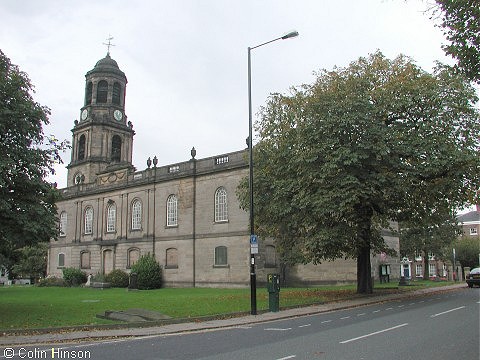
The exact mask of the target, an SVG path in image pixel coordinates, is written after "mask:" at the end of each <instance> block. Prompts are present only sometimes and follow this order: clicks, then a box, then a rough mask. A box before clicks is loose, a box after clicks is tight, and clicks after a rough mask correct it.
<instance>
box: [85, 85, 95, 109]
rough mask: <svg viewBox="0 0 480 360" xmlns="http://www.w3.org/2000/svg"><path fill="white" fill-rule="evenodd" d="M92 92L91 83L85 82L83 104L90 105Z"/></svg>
mask: <svg viewBox="0 0 480 360" xmlns="http://www.w3.org/2000/svg"><path fill="white" fill-rule="evenodd" d="M92 92H93V84H92V82H91V81H89V82H88V84H87V91H86V92H85V105H90V104H91V103H92Z"/></svg>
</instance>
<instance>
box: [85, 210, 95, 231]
mask: <svg viewBox="0 0 480 360" xmlns="http://www.w3.org/2000/svg"><path fill="white" fill-rule="evenodd" d="M84 230H85V234H91V233H92V232H93V208H92V207H91V206H89V207H87V208H86V209H85V215H84Z"/></svg>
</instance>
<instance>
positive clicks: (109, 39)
mask: <svg viewBox="0 0 480 360" xmlns="http://www.w3.org/2000/svg"><path fill="white" fill-rule="evenodd" d="M107 40H108V43H103V45H107V56H110V46H115V45H114V44H112V42H111V40H113V37H112V35H110V34H108V38H107Z"/></svg>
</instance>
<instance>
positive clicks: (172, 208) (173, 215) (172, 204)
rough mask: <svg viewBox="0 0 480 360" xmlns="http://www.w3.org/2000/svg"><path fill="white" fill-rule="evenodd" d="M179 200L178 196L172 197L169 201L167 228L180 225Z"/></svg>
mask: <svg viewBox="0 0 480 360" xmlns="http://www.w3.org/2000/svg"><path fill="white" fill-rule="evenodd" d="M177 206H178V199H177V196H176V195H173V194H172V195H170V196H169V197H168V199H167V226H177V225H178V208H177Z"/></svg>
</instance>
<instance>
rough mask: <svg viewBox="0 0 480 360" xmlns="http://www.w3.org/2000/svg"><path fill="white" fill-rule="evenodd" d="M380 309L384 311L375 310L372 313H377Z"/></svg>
mask: <svg viewBox="0 0 480 360" xmlns="http://www.w3.org/2000/svg"><path fill="white" fill-rule="evenodd" d="M380 311H382V310H375V311H372V313H373V314H375V313H378V312H380Z"/></svg>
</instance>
